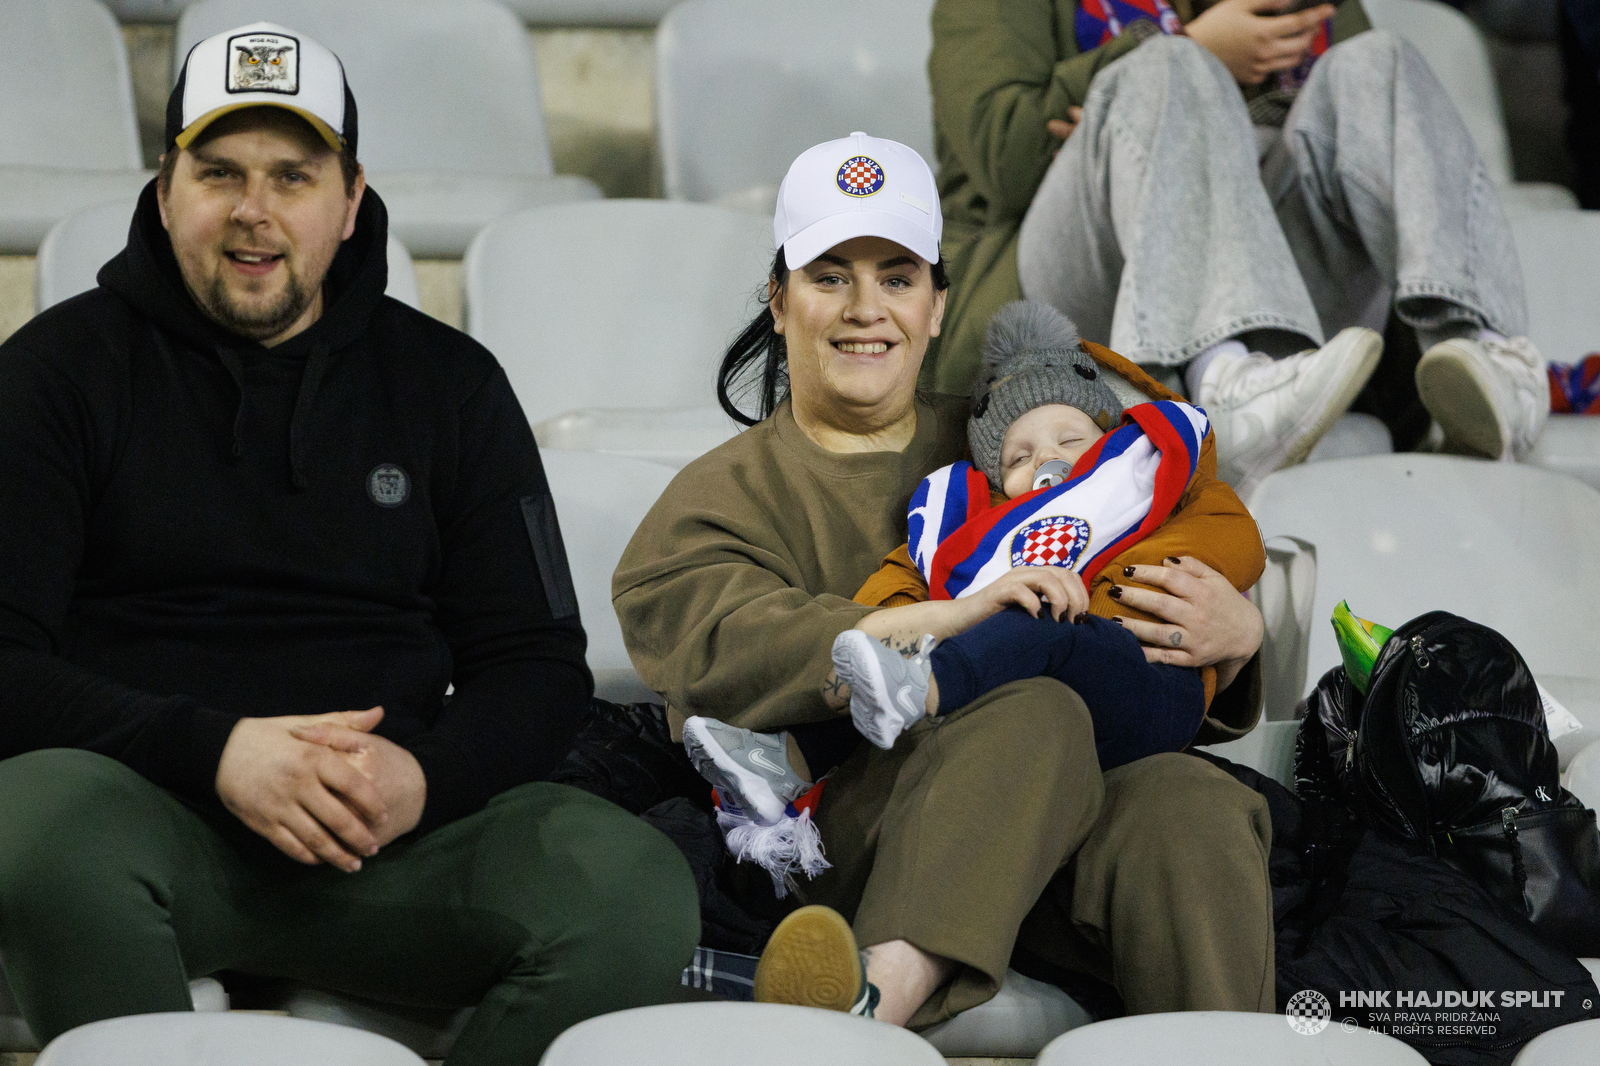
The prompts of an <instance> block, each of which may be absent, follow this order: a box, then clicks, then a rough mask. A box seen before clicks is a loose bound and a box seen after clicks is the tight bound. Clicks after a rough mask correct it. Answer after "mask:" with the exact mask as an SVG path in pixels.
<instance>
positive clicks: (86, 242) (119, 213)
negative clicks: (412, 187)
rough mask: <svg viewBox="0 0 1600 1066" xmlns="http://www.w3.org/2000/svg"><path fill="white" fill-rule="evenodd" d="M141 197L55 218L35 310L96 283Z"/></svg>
mask: <svg viewBox="0 0 1600 1066" xmlns="http://www.w3.org/2000/svg"><path fill="white" fill-rule="evenodd" d="M137 202H138V201H137V200H114V201H112V202H111V203H108V204H100V205H99V206H97V207H87V208H84V209H83V210H82V211H78V212H76V213H75V214H72V215H69V216H68V217H66V218H64V219H62V220H61V221H60V222H57V223H56V224H55V225H54V226H52V227H50V232H49V233H47V234H45V238H44V241H43V242H42V243H41V244H40V245H39V258H38V260H37V261H36V263H35V265H34V276H33V281H34V287H33V309H34V311H35V312H38V311H43V310H44V309H45V308H47V307H50V306H53V305H54V304H58V303H60V302H61V301H62V300H65V299H67V298H68V297H72V296H76V295H78V293H80V292H88V291H89V290H90V289H92V288H94V287H95V275H97V274H99V273H100V268H101V267H102V266H104V265H105V264H106V262H107V261H108V260H110V259H111V258H112V257H113V256H115V255H116V254H117V253H118V252H120V251H122V249H123V248H124V247H125V246H126V245H127V243H128V223H129V221H130V220H131V219H132V218H133V209H134V205H135V204H136V203H137ZM384 291H385V292H387V293H388V294H389V295H390V296H393V297H394V298H395V299H396V300H399V301H400V302H401V303H403V304H406V305H407V306H409V307H417V308H420V307H421V306H422V301H421V298H420V297H419V296H418V295H417V272H416V270H415V269H414V268H413V266H412V264H411V256H410V255H408V254H407V253H406V250H405V246H404V245H402V244H401V243H400V242H399V241H398V240H396V239H395V238H394V235H393V234H391V235H390V236H389V284H388V286H387V287H386V288H385V290H384Z"/></svg>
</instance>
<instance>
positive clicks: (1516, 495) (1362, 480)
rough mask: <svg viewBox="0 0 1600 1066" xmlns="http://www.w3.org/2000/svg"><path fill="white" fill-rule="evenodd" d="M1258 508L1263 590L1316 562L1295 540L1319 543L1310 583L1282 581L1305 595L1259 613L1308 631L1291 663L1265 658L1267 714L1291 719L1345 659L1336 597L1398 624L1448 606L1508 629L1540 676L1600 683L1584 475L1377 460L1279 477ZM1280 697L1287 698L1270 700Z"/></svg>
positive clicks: (1450, 461) (1277, 625) (1414, 459)
mask: <svg viewBox="0 0 1600 1066" xmlns="http://www.w3.org/2000/svg"><path fill="white" fill-rule="evenodd" d="M1250 509H1251V511H1252V512H1253V513H1254V514H1255V518H1256V522H1257V523H1258V524H1259V525H1260V527H1261V535H1262V537H1263V539H1264V540H1265V541H1266V544H1267V553H1268V564H1267V569H1268V572H1267V573H1266V574H1264V575H1263V578H1262V583H1261V585H1258V590H1260V589H1261V588H1263V587H1265V586H1267V585H1268V584H1269V583H1271V582H1272V581H1273V580H1274V575H1275V574H1276V572H1277V569H1278V568H1280V567H1288V568H1294V567H1299V566H1302V565H1303V564H1306V563H1307V562H1308V560H1307V557H1306V556H1307V554H1308V553H1305V552H1303V551H1301V550H1300V549H1299V548H1298V547H1297V546H1296V544H1295V540H1298V541H1299V542H1300V543H1301V544H1309V545H1312V546H1314V550H1315V563H1314V567H1311V569H1312V571H1313V572H1314V577H1313V578H1312V579H1311V580H1310V581H1309V582H1307V581H1303V580H1289V581H1287V582H1285V581H1283V580H1282V579H1281V578H1280V579H1279V580H1278V584H1279V585H1280V587H1281V586H1282V585H1284V584H1287V585H1289V586H1291V587H1298V588H1299V591H1298V592H1295V591H1292V590H1291V593H1290V594H1289V595H1288V596H1287V599H1288V600H1289V601H1291V602H1290V603H1289V604H1287V605H1285V604H1282V603H1279V604H1278V605H1276V606H1272V605H1267V606H1264V608H1263V613H1264V614H1266V615H1267V624H1268V628H1269V630H1271V631H1273V633H1274V634H1281V633H1283V632H1285V631H1292V630H1294V629H1295V628H1296V627H1297V625H1302V626H1303V627H1304V629H1303V630H1302V632H1303V633H1307V634H1309V640H1308V641H1306V642H1305V644H1304V646H1303V647H1304V650H1303V651H1298V652H1295V653H1294V654H1293V655H1290V656H1285V657H1284V661H1283V662H1282V663H1279V664H1277V665H1275V664H1274V663H1273V662H1272V661H1271V659H1272V657H1271V656H1268V659H1269V662H1268V667H1267V669H1268V677H1267V679H1266V681H1267V688H1268V693H1269V698H1268V707H1267V714H1268V716H1269V717H1287V716H1288V714H1287V712H1288V711H1289V710H1290V709H1291V708H1292V705H1293V700H1296V699H1298V698H1300V697H1301V696H1304V695H1305V694H1306V693H1308V692H1310V690H1311V689H1312V688H1313V687H1315V685H1316V682H1317V679H1318V678H1319V677H1321V676H1322V674H1323V673H1324V672H1325V671H1327V670H1328V669H1330V668H1331V667H1333V666H1336V665H1338V663H1339V651H1338V646H1337V645H1336V643H1335V641H1334V635H1333V626H1332V624H1331V622H1330V618H1331V617H1332V615H1333V608H1334V605H1335V604H1337V603H1338V602H1339V601H1340V600H1348V601H1349V604H1350V609H1351V611H1353V612H1354V613H1355V614H1356V615H1358V616H1359V617H1362V618H1369V619H1371V620H1373V621H1375V622H1379V623H1382V624H1383V625H1386V626H1389V627H1391V628H1396V627H1398V626H1399V625H1400V624H1401V623H1402V622H1406V621H1408V620H1410V619H1412V618H1414V617H1416V616H1417V615H1419V614H1422V613H1424V612H1425V611H1430V610H1445V611H1451V612H1453V613H1455V614H1458V615H1461V616H1463V617H1466V618H1470V619H1472V620H1473V621H1475V622H1481V623H1483V624H1484V625H1487V626H1490V627H1491V628H1493V629H1496V630H1498V631H1499V632H1501V633H1502V634H1504V635H1505V637H1506V638H1507V639H1508V640H1510V641H1511V642H1512V643H1513V644H1514V645H1516V647H1517V650H1518V651H1520V652H1521V653H1522V655H1523V657H1524V658H1525V659H1526V660H1527V662H1528V666H1529V668H1530V669H1531V670H1532V671H1533V674H1534V676H1535V677H1537V678H1540V679H1541V680H1543V679H1545V678H1546V677H1547V676H1555V677H1563V678H1591V679H1593V678H1600V656H1596V655H1595V646H1596V645H1595V634H1596V633H1600V553H1597V552H1596V551H1595V550H1594V537H1595V530H1597V529H1600V492H1596V491H1595V490H1594V489H1591V488H1589V487H1588V486H1587V485H1584V484H1582V483H1581V482H1578V481H1575V480H1573V479H1571V478H1568V477H1563V476H1561V475H1559V474H1553V473H1550V472H1548V471H1545V470H1540V469H1538V468H1536V467H1532V466H1524V465H1520V464H1515V463H1494V462H1488V461H1485V460H1477V459H1462V458H1456V457H1452V456H1439V455H1418V454H1401V455H1378V456H1367V457H1363V458H1358V459H1343V460H1336V461H1332V462H1326V463H1312V464H1307V465H1304V466H1298V467H1292V468H1290V469H1288V470H1282V471H1279V472H1278V473H1276V474H1273V475H1271V476H1270V477H1268V478H1267V479H1266V480H1264V481H1263V482H1262V483H1261V485H1260V487H1259V488H1258V489H1257V491H1256V493H1255V495H1254V496H1253V497H1252V498H1251V500H1250ZM1291 538H1293V539H1291ZM1307 586H1310V587H1307ZM1297 619H1298V622H1297ZM1296 659H1298V663H1297V662H1295V661H1294V660H1296ZM1299 664H1304V665H1303V668H1304V677H1303V680H1302V681H1301V682H1300V683H1299V684H1298V685H1295V686H1292V688H1293V689H1294V690H1295V691H1289V692H1283V690H1282V689H1278V688H1275V685H1277V684H1279V683H1280V682H1281V678H1277V677H1274V676H1273V673H1274V671H1275V670H1284V669H1289V670H1292V669H1293V668H1294V667H1295V666H1297V665H1299ZM1547 683H1548V682H1547ZM1551 687H1552V689H1554V688H1555V686H1554V685H1551ZM1275 691H1278V692H1281V693H1282V695H1281V696H1280V697H1279V699H1278V700H1277V702H1278V703H1279V704H1282V703H1283V702H1285V701H1287V702H1288V704H1289V706H1287V707H1285V706H1281V705H1279V706H1274V699H1273V696H1272V693H1273V692H1275ZM1559 695H1560V693H1558V696H1559Z"/></svg>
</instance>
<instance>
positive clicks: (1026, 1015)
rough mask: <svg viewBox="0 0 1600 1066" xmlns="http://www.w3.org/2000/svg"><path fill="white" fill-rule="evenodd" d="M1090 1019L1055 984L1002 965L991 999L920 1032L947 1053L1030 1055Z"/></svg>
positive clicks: (953, 1055)
mask: <svg viewBox="0 0 1600 1066" xmlns="http://www.w3.org/2000/svg"><path fill="white" fill-rule="evenodd" d="M1092 1021H1094V1019H1093V1018H1091V1017H1090V1016H1089V1012H1088V1011H1086V1010H1084V1009H1083V1008H1082V1007H1080V1006H1079V1005H1078V1003H1077V1001H1076V1000H1074V999H1073V998H1072V997H1071V996H1068V995H1067V994H1066V993H1065V992H1063V991H1061V989H1059V988H1057V987H1056V986H1055V985H1051V984H1046V983H1045V982H1043V981H1036V980H1034V979H1033V978H1031V977H1024V976H1023V975H1022V974H1020V973H1018V972H1017V971H1015V970H1007V971H1006V975H1005V979H1004V980H1003V981H1002V982H1001V984H1000V991H999V992H997V993H995V997H994V998H993V999H991V1000H989V1001H988V1002H986V1003H980V1004H978V1005H977V1006H976V1007H972V1008H970V1009H968V1010H964V1011H962V1012H961V1013H960V1014H958V1015H956V1016H955V1017H954V1018H951V1019H950V1020H949V1021H947V1022H940V1023H939V1024H938V1025H935V1026H933V1027H932V1028H929V1029H925V1030H923V1031H922V1034H921V1035H922V1037H923V1039H925V1040H927V1041H928V1043H930V1044H932V1045H933V1046H934V1047H935V1048H937V1049H938V1051H939V1053H940V1054H941V1055H944V1056H945V1057H946V1058H983V1059H991V1058H1016V1059H1031V1058H1033V1057H1034V1056H1035V1055H1037V1054H1038V1053H1039V1051H1040V1049H1041V1048H1043V1047H1044V1046H1045V1045H1046V1044H1048V1043H1050V1041H1052V1040H1054V1039H1055V1038H1056V1037H1058V1036H1060V1035H1061V1034H1062V1033H1065V1032H1067V1031H1068V1030H1069V1029H1076V1028H1077V1027H1078V1026H1080V1025H1088V1024H1089V1023H1090V1022H1092Z"/></svg>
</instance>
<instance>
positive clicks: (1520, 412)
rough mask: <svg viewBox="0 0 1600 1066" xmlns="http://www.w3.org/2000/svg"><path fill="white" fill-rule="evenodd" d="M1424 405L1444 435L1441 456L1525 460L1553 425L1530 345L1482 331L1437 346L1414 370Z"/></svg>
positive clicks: (1546, 383) (1539, 361)
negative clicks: (1548, 421) (1472, 335)
mask: <svg viewBox="0 0 1600 1066" xmlns="http://www.w3.org/2000/svg"><path fill="white" fill-rule="evenodd" d="M1416 377H1417V392H1418V393H1419V394H1420V395H1421V396H1422V405H1423V406H1424V407H1426V408H1427V409H1428V413H1429V414H1430V415H1432V416H1433V420H1434V421H1435V422H1437V423H1439V428H1440V429H1442V430H1443V431H1444V450H1445V451H1447V452H1456V453H1461V452H1465V453H1468V454H1471V455H1482V456H1487V457H1488V458H1490V459H1523V458H1525V457H1526V456H1527V454H1528V453H1529V452H1530V451H1532V450H1533V446H1534V444H1535V443H1537V442H1538V440H1539V435H1540V434H1541V433H1543V432H1544V426H1545V422H1546V421H1547V420H1548V419H1549V417H1550V379H1549V374H1548V372H1547V370H1546V367H1545V361H1544V358H1543V356H1541V355H1540V354H1539V350H1538V349H1537V348H1535V347H1534V346H1533V342H1532V341H1530V340H1528V338H1526V337H1511V338H1506V337H1502V336H1501V335H1500V334H1498V333H1494V332H1492V331H1490V330H1486V329H1485V330H1479V331H1478V334H1477V336H1476V337H1458V338H1456V339H1453V340H1446V341H1440V342H1439V343H1438V344H1435V345H1433V346H1432V347H1430V348H1429V349H1428V350H1427V351H1426V352H1424V353H1423V356H1422V359H1421V360H1420V361H1419V362H1418V363H1417V372H1416Z"/></svg>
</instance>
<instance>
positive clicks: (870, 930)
mask: <svg viewBox="0 0 1600 1066" xmlns="http://www.w3.org/2000/svg"><path fill="white" fill-rule="evenodd" d="M817 824H818V826H819V827H820V828H821V831H822V838H823V844H824V846H825V848H826V849H827V856H828V859H829V861H830V862H831V863H832V864H833V867H832V869H830V870H827V871H825V872H824V873H823V874H822V875H821V876H819V877H818V878H817V879H816V880H815V881H811V882H808V883H807V884H805V885H804V886H802V895H803V902H806V903H825V904H828V905H830V906H832V907H834V908H836V909H838V910H839V911H840V912H841V913H843V914H844V915H845V916H846V917H847V918H849V919H850V921H851V922H852V925H853V927H854V929H855V933H856V937H857V939H858V940H859V941H860V943H861V944H862V945H865V946H870V945H873V944H881V943H886V942H889V941H893V940H905V941H908V942H909V943H911V944H913V945H915V946H916V947H919V948H921V949H922V950H924V951H927V952H930V953H932V954H934V955H940V956H944V957H946V958H949V959H953V960H955V961H956V962H957V963H958V964H959V965H958V967H957V970H956V973H955V975H954V976H953V978H952V979H951V980H950V981H948V982H947V983H946V984H945V986H944V987H943V988H941V989H939V990H938V991H937V992H935V993H934V995H933V996H932V997H930V999H929V1000H928V1001H927V1002H926V1003H925V1004H923V1006H922V1008H921V1009H920V1010H919V1011H918V1012H917V1014H916V1015H915V1016H914V1017H913V1018H912V1020H911V1024H912V1026H913V1027H921V1026H925V1025H931V1024H933V1023H934V1022H938V1021H941V1020H943V1019H945V1018H948V1017H951V1016H952V1015H954V1014H956V1013H958V1012H960V1011H962V1010H965V1009H967V1008H968V1007H972V1006H975V1005H977V1004H979V1003H982V1002H984V1001H985V1000H987V999H989V998H990V997H992V996H993V995H994V994H995V992H996V991H997V990H998V989H999V986H1000V982H1001V980H1002V979H1003V978H1004V976H1005V972H1006V967H1007V965H1008V964H1009V961H1010V959H1011V955H1012V950H1013V948H1014V947H1015V946H1021V947H1024V948H1026V949H1027V951H1028V952H1029V953H1031V954H1032V955H1034V956H1036V957H1038V958H1040V959H1043V960H1045V961H1046V962H1048V963H1051V964H1053V965H1057V966H1060V967H1063V968H1065V969H1069V970H1074V971H1078V972H1083V973H1087V974H1090V975H1092V976H1095V977H1097V978H1099V979H1101V980H1103V981H1106V982H1108V983H1110V984H1112V985H1113V986H1115V987H1116V989H1117V990H1118V992H1119V993H1120V994H1121V996H1122V999H1123V1002H1124V1003H1125V1004H1126V1006H1127V1009H1128V1010H1129V1012H1130V1013H1149V1012H1155V1011H1176V1010H1242V1011H1271V1010H1273V1009H1274V994H1273V935H1272V894H1271V887H1270V885H1269V883H1268V879H1267V854H1268V849H1269V846H1270V843H1271V823H1270V821H1269V820H1268V815H1267V806H1266V801H1265V800H1264V799H1263V798H1262V797H1261V796H1259V795H1258V794H1257V793H1255V792H1254V791H1252V790H1250V789H1248V788H1246V787H1245V786H1243V785H1241V784H1239V783H1238V782H1237V781H1235V780H1234V779H1233V778H1232V777H1230V776H1228V775H1227V774H1225V773H1223V772H1222V771H1221V770H1219V769H1217V768H1216V767H1215V766H1213V765H1211V764H1210V763H1208V762H1206V761H1205V760H1204V759H1200V758H1198V757H1196V756H1193V755H1188V754H1184V753H1168V754H1161V755H1152V756H1149V757H1148V758H1144V759H1139V760H1137V761H1135V762H1131V763H1128V764H1127V765H1124V766H1120V767H1118V768H1116V769H1114V770H1111V771H1108V772H1106V773H1104V774H1102V773H1101V771H1100V767H1099V765H1098V763H1097V761H1096V757H1095V746H1094V731H1093V726H1092V724H1091V721H1090V716H1089V711H1088V708H1087V707H1085V706H1084V703H1083V701H1082V700H1081V699H1079V698H1078V696H1077V695H1076V694H1075V693H1074V692H1073V691H1072V690H1071V689H1069V688H1067V687H1066V686H1065V685H1063V684H1061V683H1060V682H1059V681H1056V680H1054V679H1051V678H1032V679H1029V680H1026V681H1018V682H1015V683H1013V684H1010V685H1006V686H1003V687H1001V688H998V689H995V690H994V691H993V692H990V693H988V694H987V695H985V696H983V697H980V698H979V699H977V700H974V701H973V702H972V703H970V704H968V705H967V706H965V707H962V708H959V709H957V710H956V711H953V712H951V713H950V714H948V715H945V716H942V717H941V718H939V719H936V720H928V719H924V720H923V721H921V722H918V723H917V724H916V725H915V726H913V727H912V728H911V729H909V730H908V731H907V732H906V733H905V734H903V735H902V736H901V737H900V740H899V741H898V742H897V743H896V744H895V746H894V747H893V748H892V749H891V750H889V751H880V750H879V749H877V748H875V747H872V746H871V745H867V744H863V745H860V746H859V748H858V749H857V751H856V753H855V754H854V755H852V756H851V757H850V758H849V759H848V760H846V761H845V762H844V764H842V765H841V766H840V767H839V769H838V770H837V771H836V772H835V774H834V775H833V777H831V778H830V779H829V781H828V784H827V787H826V788H825V789H824V791H823V795H822V801H821V804H820V807H819V809H818V811H817Z"/></svg>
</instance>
